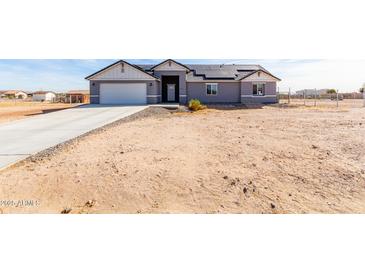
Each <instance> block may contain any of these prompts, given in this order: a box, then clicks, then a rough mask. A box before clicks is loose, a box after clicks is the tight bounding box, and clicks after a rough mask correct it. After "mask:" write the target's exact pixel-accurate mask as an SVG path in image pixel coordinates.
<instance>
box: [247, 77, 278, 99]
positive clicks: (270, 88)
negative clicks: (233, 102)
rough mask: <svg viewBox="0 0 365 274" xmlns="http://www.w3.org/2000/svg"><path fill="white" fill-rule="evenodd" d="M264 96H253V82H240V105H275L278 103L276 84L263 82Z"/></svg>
mask: <svg viewBox="0 0 365 274" xmlns="http://www.w3.org/2000/svg"><path fill="white" fill-rule="evenodd" d="M264 83H265V95H264V96H255V95H253V84H254V83H253V82H241V103H242V104H256V103H257V104H275V103H277V102H278V99H277V96H276V82H264Z"/></svg>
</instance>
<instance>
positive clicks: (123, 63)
mask: <svg viewBox="0 0 365 274" xmlns="http://www.w3.org/2000/svg"><path fill="white" fill-rule="evenodd" d="M121 72H122V73H124V63H122V70H121Z"/></svg>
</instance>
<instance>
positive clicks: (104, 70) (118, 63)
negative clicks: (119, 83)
mask: <svg viewBox="0 0 365 274" xmlns="http://www.w3.org/2000/svg"><path fill="white" fill-rule="evenodd" d="M118 66H121V67H122V72H121V74H122V75H124V74H128V73H130V72H131V71H135V72H137V73H141V74H144V76H145V77H146V75H149V76H150V77H151V78H147V80H149V81H150V80H155V79H156V78H155V77H154V76H153V75H150V74H148V73H147V72H146V71H144V70H140V69H138V68H136V67H134V65H132V64H128V63H126V62H124V61H122V60H121V61H119V62H117V63H115V64H113V65H111V66H110V67H107V68H104V69H102V70H101V71H99V72H97V73H96V74H94V75H92V76H90V77H88V78H87V79H86V80H89V81H109V80H144V78H138V77H136V78H130V79H128V78H120V79H119V78H116V79H114V78H104V79H95V78H96V77H99V76H100V75H103V74H105V73H107V72H109V71H110V70H112V69H115V68H116V67H118ZM126 68H129V71H128V72H127V71H125V69H126Z"/></svg>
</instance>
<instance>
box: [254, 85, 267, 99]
mask: <svg viewBox="0 0 365 274" xmlns="http://www.w3.org/2000/svg"><path fill="white" fill-rule="evenodd" d="M253 95H257V96H263V95H265V84H263V83H256V84H253Z"/></svg>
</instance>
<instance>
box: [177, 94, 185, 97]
mask: <svg viewBox="0 0 365 274" xmlns="http://www.w3.org/2000/svg"><path fill="white" fill-rule="evenodd" d="M179 96H180V97H186V96H187V95H186V94H180V95H179Z"/></svg>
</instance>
